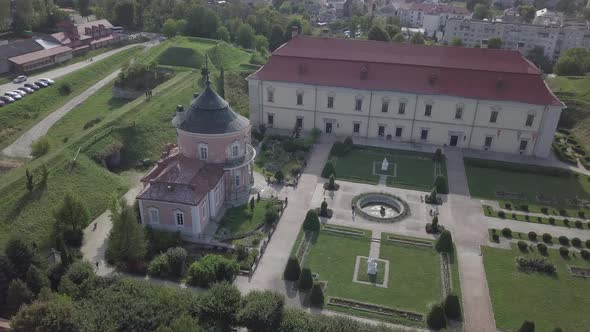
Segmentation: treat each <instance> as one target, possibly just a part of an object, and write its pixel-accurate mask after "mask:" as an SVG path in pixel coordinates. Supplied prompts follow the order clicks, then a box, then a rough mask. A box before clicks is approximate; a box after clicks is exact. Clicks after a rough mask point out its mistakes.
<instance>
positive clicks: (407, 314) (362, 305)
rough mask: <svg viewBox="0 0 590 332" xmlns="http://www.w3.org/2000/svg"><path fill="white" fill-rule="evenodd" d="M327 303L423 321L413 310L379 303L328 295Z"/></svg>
mask: <svg viewBox="0 0 590 332" xmlns="http://www.w3.org/2000/svg"><path fill="white" fill-rule="evenodd" d="M328 305H333V306H337V307H343V308H350V309H354V310H361V311H366V312H370V313H374V314H379V315H385V316H393V317H399V318H403V319H408V320H411V321H415V322H423V321H424V315H421V314H418V313H415V312H410V311H403V310H397V309H393V308H389V307H384V306H380V305H376V304H371V303H364V302H358V301H353V300H347V299H341V298H338V297H330V298H329V299H328Z"/></svg>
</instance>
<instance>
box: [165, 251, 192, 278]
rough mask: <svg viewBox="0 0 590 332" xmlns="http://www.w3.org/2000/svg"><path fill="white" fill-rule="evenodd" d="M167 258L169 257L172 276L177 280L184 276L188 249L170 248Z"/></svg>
mask: <svg viewBox="0 0 590 332" xmlns="http://www.w3.org/2000/svg"><path fill="white" fill-rule="evenodd" d="M166 256H168V264H169V267H170V273H171V274H172V276H173V277H176V278H178V277H180V276H182V273H183V272H184V266H185V264H186V260H187V258H188V253H187V252H186V249H184V248H182V247H175V248H170V249H168V250H167V251H166Z"/></svg>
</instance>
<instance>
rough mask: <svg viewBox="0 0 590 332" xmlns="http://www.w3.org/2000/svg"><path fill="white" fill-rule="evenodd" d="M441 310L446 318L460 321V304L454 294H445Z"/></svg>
mask: <svg viewBox="0 0 590 332" xmlns="http://www.w3.org/2000/svg"><path fill="white" fill-rule="evenodd" d="M443 309H444V311H445V315H446V316H447V317H448V318H451V319H455V320H460V319H461V302H460V301H459V297H458V296H457V295H456V294H453V293H450V294H447V297H446V298H445V301H444V302H443Z"/></svg>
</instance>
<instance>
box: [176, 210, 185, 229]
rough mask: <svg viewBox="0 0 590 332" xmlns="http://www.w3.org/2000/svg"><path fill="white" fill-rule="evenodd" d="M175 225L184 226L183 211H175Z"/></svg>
mask: <svg viewBox="0 0 590 332" xmlns="http://www.w3.org/2000/svg"><path fill="white" fill-rule="evenodd" d="M176 225H177V226H184V213H182V212H176Z"/></svg>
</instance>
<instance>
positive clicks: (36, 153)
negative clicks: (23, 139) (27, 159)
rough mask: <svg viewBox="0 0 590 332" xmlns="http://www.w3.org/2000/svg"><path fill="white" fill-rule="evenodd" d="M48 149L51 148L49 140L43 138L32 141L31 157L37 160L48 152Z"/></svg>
mask: <svg viewBox="0 0 590 332" xmlns="http://www.w3.org/2000/svg"><path fill="white" fill-rule="evenodd" d="M49 148H51V145H50V144H49V139H48V138H47V137H45V136H43V137H41V138H39V139H38V140H36V141H34V142H33V144H31V155H32V156H33V157H34V158H39V157H41V156H42V155H44V154H46V153H47V152H48V151H49Z"/></svg>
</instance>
